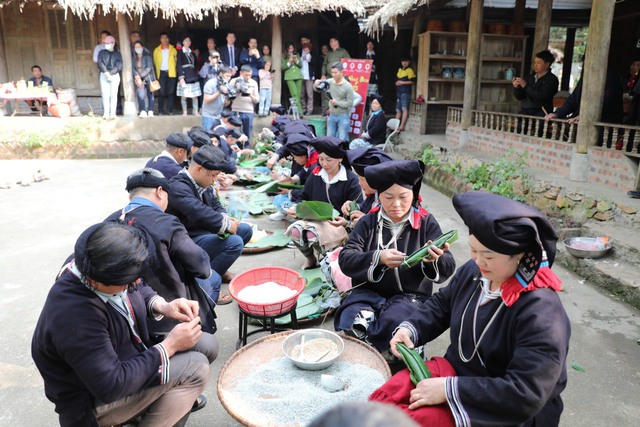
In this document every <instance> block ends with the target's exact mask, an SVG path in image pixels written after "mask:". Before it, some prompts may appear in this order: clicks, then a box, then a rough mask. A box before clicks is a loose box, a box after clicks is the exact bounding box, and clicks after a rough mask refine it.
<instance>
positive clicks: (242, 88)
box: [236, 78, 249, 96]
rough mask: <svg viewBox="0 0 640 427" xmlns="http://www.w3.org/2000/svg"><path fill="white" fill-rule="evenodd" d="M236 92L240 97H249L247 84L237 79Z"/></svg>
mask: <svg viewBox="0 0 640 427" xmlns="http://www.w3.org/2000/svg"><path fill="white" fill-rule="evenodd" d="M236 91H239V92H240V94H241V96H249V83H247V82H246V81H244V80H243V79H241V78H239V79H238V80H236Z"/></svg>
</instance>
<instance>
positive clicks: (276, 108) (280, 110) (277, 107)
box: [269, 105, 287, 116]
mask: <svg viewBox="0 0 640 427" xmlns="http://www.w3.org/2000/svg"><path fill="white" fill-rule="evenodd" d="M269 111H271V112H272V113H276V114H277V115H279V116H284V115H285V114H287V110H285V108H284V107H283V106H282V105H275V106H272V107H270V108H269Z"/></svg>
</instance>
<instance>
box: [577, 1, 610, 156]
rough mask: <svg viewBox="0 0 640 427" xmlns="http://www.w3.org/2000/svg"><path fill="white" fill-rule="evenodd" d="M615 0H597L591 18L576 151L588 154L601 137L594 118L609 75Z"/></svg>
mask: <svg viewBox="0 0 640 427" xmlns="http://www.w3.org/2000/svg"><path fill="white" fill-rule="evenodd" d="M615 5H616V2H614V1H609V0H594V1H593V6H592V9H591V19H590V20H589V41H590V42H589V43H587V52H586V58H585V63H584V77H583V83H582V97H581V99H580V121H579V122H578V135H577V152H578V153H580V154H586V153H587V151H588V148H589V147H593V146H594V145H596V143H597V141H598V129H597V128H596V127H595V126H594V123H595V122H598V121H600V116H601V115H602V98H603V96H604V85H605V81H606V78H607V63H608V59H609V46H610V44H611V28H612V26H613V11H614V9H615Z"/></svg>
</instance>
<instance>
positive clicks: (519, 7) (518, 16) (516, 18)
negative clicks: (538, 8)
mask: <svg viewBox="0 0 640 427" xmlns="http://www.w3.org/2000/svg"><path fill="white" fill-rule="evenodd" d="M525 3H526V1H525V0H516V7H514V8H513V24H514V25H524V6H525Z"/></svg>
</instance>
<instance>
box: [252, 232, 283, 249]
mask: <svg viewBox="0 0 640 427" xmlns="http://www.w3.org/2000/svg"><path fill="white" fill-rule="evenodd" d="M290 241H291V238H289V236H287V235H285V234H284V231H276V232H275V233H273V234H270V235H267V236H265V237H263V238H262V239H260V240H258V241H257V242H254V243H247V244H246V245H245V246H244V247H245V248H267V247H270V246H273V247H276V248H283V247H285V246H287V244H288V243H289V242H290Z"/></svg>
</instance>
